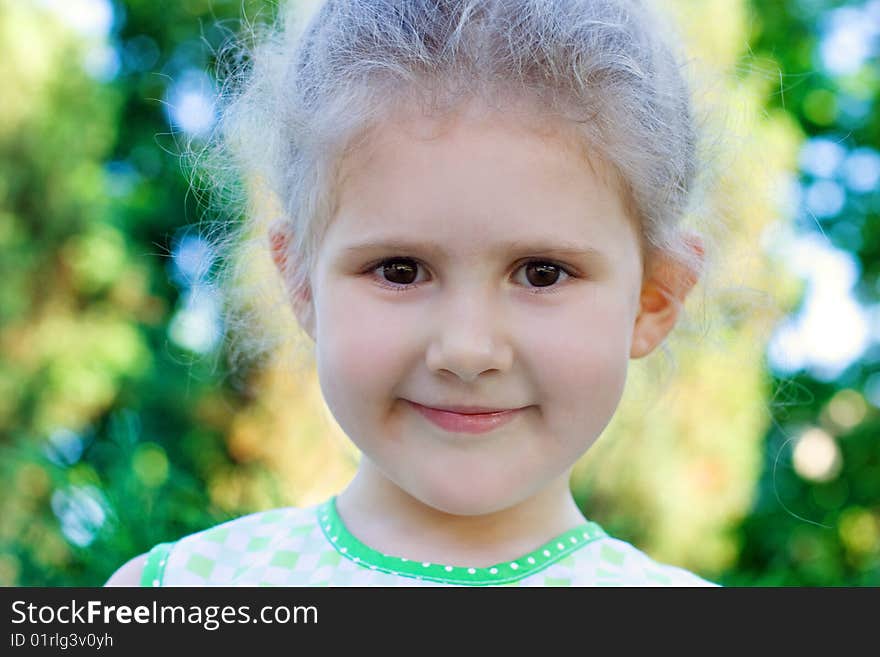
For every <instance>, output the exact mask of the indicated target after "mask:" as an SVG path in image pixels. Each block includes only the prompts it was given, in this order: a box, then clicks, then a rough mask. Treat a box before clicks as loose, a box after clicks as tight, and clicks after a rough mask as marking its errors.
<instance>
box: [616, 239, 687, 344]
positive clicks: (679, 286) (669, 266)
mask: <svg viewBox="0 0 880 657" xmlns="http://www.w3.org/2000/svg"><path fill="white" fill-rule="evenodd" d="M685 241H686V242H687V245H688V248H689V249H690V250H691V252H692V253H693V254H694V255H695V256H696V259H695V261H696V263H697V264H696V265H688V264H686V263H683V262H681V261H679V260H677V259H675V258H673V257H671V256H669V255H667V254H664V253H657V254H656V255H654V259H653V261H652V265H651V271H650V272H648V275H647V276H646V277H645V280H644V281H643V283H642V291H641V296H640V298H639V314H638V316H637V317H636V321H635V326H634V327H633V339H632V344H631V348H630V358H642V357H644V356H647V355H648V354H650V353H651V352H652V351H654V349H656V348H657V347H658V346H659V345H660V343H661V342H663V340H664V338H666V336H667V335H669V332H670V331H672V329H673V327H674V326H675V323H676V321H678V315H679V312H680V310H681V306H682V305H683V304H684V300H685V298H686V297H687V295H688V293H689V292H690V291H691V289H692V288H693V286H694V285H695V284H696V282H697V280H698V279H699V276H700V275H699V266H700V265H701V264H702V262H703V254H704V249H703V242H702V240H701V239H700V238H699V237H697V236H696V235H688V236H687V237H686V238H685Z"/></svg>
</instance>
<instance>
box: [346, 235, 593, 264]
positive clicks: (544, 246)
mask: <svg viewBox="0 0 880 657" xmlns="http://www.w3.org/2000/svg"><path fill="white" fill-rule="evenodd" d="M376 251H397V252H409V253H427V254H430V255H431V256H433V257H440V258H443V259H445V258H448V254H447V253H446V250H445V249H443V247H441V246H439V245H438V244H432V243H430V242H410V241H407V240H400V239H388V240H371V241H367V242H360V243H358V244H352V245H350V246H347V247H345V248H344V249H342V252H343V253H344V254H347V255H351V254H355V255H356V254H358V253H364V252H376ZM492 253H493V254H500V255H507V254H514V255H516V256H520V255H527V254H534V253H546V254H554V255H558V256H560V257H575V258H577V257H583V258H590V259H596V260H599V261H601V262H604V261H605V256H604V255H603V254H602V252H601V251H599V250H598V249H594V248H592V247H589V246H586V245H581V244H576V243H574V242H567V241H563V242H548V241H546V240H535V241H527V240H505V241H503V242H497V243H496V244H495V248H494V249H492Z"/></svg>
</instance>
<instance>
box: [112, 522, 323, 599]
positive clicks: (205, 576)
mask: <svg viewBox="0 0 880 657" xmlns="http://www.w3.org/2000/svg"><path fill="white" fill-rule="evenodd" d="M315 532H318V533H320V528H319V526H318V524H317V521H316V507H315V506H309V507H301V508H300V507H285V508H280V509H271V510H267V511H258V512H256V513H251V514H248V515H245V516H241V517H239V518H234V519H232V520H228V521H225V522H223V523H220V524H218V525H215V526H213V527H209V528H207V529H204V530H201V531H199V532H195V533H193V534H189V535H187V536H184V537H182V538H180V539H178V540H176V541H174V542H169V543H159V544H158V545H155V546H154V547H153V548H152V549H151V550H150V551H149V552H146V553H144V554H141V555H138V556H137V557H135V558H134V559H131V560H130V561H128V562H127V563H126V564H124V565H123V566H122V567H121V568H119V570H117V571H116V573H114V574H113V575H112V576H111V577H110V579H109V580H108V581H107V584H106V586H163V585H211V584H220V583H229V582H230V581H231V580H233V579H234V578H235V576H236V575H237V574H239V573H240V572H241V571H242V570H244V569H246V568H247V567H248V566H249V565H253V564H254V563H255V562H259V561H260V560H261V559H262V558H263V557H264V556H265V555H267V554H273V555H274V554H275V553H276V552H277V551H278V550H277V547H278V545H277V544H278V542H279V541H283V542H284V543H285V546H284V547H287V548H289V550H288V551H293V550H294V549H296V548H297V547H302V544H303V543H304V542H305V541H306V540H307V539H308V538H309V537H311V536H313V535H314V534H315ZM276 556H277V555H276Z"/></svg>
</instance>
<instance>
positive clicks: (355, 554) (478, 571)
mask: <svg viewBox="0 0 880 657" xmlns="http://www.w3.org/2000/svg"><path fill="white" fill-rule="evenodd" d="M317 514H318V518H317V519H318V522H319V524H320V526H321V531H322V532H324V535H325V536H326V537H327V540H328V541H330V543H331V545H333V547H334V548H336V551H337V552H339V553H340V554H341V555H342V556H344V557H345V558H347V559H350V560H351V561H354V562H355V563H357V564H359V565H360V566H363V567H365V568H369V569H370V570H379V571H382V572H385V573H389V574H391V575H400V576H402V577H411V578H414V579H418V580H428V581H432V582H440V583H443V584H469V585H471V586H492V585H494V586H497V585H499V584H509V583H512V582H516V581H518V580H521V579H523V578H525V577H528V576H529V575H534V574H535V573H537V572H539V571H541V570H544V569H545V568H547V567H548V566H550V565H551V564H554V563H556V562H557V561H560V560H561V559H564V558H565V557H567V556H568V555H569V554H571V553H572V552H574V551H576V550H578V549H580V548H582V547H583V546H584V545H586V544H588V543H591V542H592V541H595V540H597V539H599V538H605V537H606V534H605V531H604V530H603V529H602V528H601V527H600V526H599V525H597V524H596V523H594V522H590V521H586V522H584V524H582V525H579V526H578V527H575V528H574V529H570V530H569V531H567V532H565V533H563V534H560V535H559V536H557V537H556V538H554V539H553V540H551V541H548V542H547V543H545V544H544V545H542V546H541V547H539V548H538V549H536V550H533V551H532V552H529V553H528V554H524V555H523V556H522V557H520V558H518V559H515V560H513V561H504V562H501V563H497V564H495V565H494V566H486V567H481V568H476V567H472V568H468V567H467V566H447V565H444V564H436V563H428V562H414V561H410V560H409V559H406V558H404V557H395V556H390V555H387V554H382V553H381V552H378V551H377V550H374V549H373V548H371V547H369V546H367V545H365V544H364V543H362V542H361V541H359V540H358V539H357V538H356V537H355V536H354V535H353V534H352V533H351V532H349V531H348V529H347V528H346V526H345V525H344V524H343V522H342V519H341V518H340V517H339V514H338V512H337V510H336V497H335V496H334V497H332V498H330V499H329V500H328V501H327V502H325V503H324V504H322V505H320V506H319V507H318V508H317Z"/></svg>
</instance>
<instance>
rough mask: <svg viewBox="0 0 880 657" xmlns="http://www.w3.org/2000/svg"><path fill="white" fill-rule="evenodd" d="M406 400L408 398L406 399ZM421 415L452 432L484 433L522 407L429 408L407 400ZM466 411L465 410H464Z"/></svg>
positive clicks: (499, 425) (502, 422)
mask: <svg viewBox="0 0 880 657" xmlns="http://www.w3.org/2000/svg"><path fill="white" fill-rule="evenodd" d="M407 401H408V400H407ZM409 403H410V405H412V407H413V408H415V409H416V410H417V411H418V412H419V413H421V414H422V416H423V417H425V418H426V419H428V420H430V421H431V422H433V423H434V424H436V425H437V426H438V427H440V428H441V429H445V430H446V431H451V432H453V433H486V432H487V431H492V430H493V429H497V428H498V427H501V426H503V425H505V424H507V423H508V422H510V421H512V420H513V419H514V418H516V416H517V415H519V414H520V413H521V412H522V411H523V410H525V409H524V408H512V409H505V410H491V409H486V408H485V407H480V406H455V407H452V408H455V409H456V410H460V411H462V412H456V411H453V410H449V409H448V408H446V409H440V408H431V407H430V406H422V405H421V404H417V403H415V402H412V401H411V402H409ZM464 411H466V412H464Z"/></svg>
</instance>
